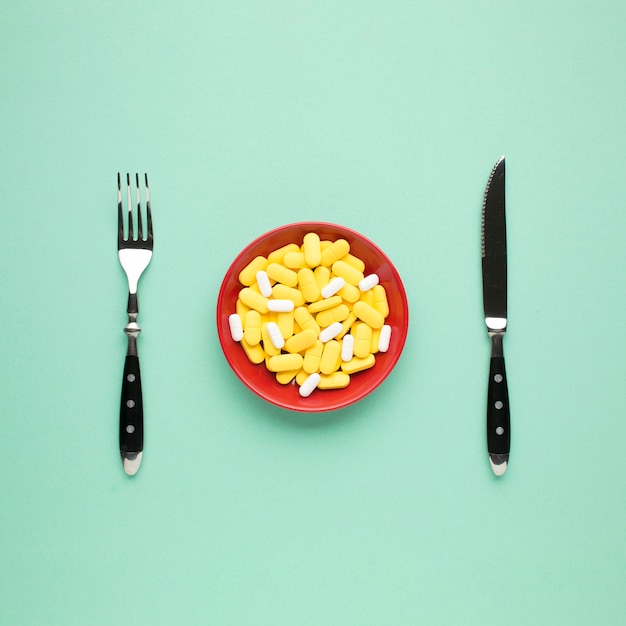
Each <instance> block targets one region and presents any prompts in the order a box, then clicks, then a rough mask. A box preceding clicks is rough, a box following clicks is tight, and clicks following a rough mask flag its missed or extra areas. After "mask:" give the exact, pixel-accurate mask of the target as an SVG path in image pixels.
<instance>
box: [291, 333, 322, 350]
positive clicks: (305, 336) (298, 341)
mask: <svg viewBox="0 0 626 626" xmlns="http://www.w3.org/2000/svg"><path fill="white" fill-rule="evenodd" d="M316 341H317V335H316V334H315V331H313V330H303V331H301V332H299V333H298V334H297V335H293V336H292V337H290V338H289V339H287V341H285V350H286V351H287V352H302V351H303V350H306V349H307V348H310V347H311V346H312V345H313V344H314V343H315V342H316Z"/></svg>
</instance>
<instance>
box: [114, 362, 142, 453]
mask: <svg viewBox="0 0 626 626" xmlns="http://www.w3.org/2000/svg"><path fill="white" fill-rule="evenodd" d="M142 451H143V402H142V399H141V371H140V370H139V357H138V356H136V355H134V354H129V355H127V356H126V361H125V363H124V379H123V380H122V401H121V404H120V452H122V453H136V452H142Z"/></svg>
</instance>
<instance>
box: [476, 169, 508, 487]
mask: <svg viewBox="0 0 626 626" xmlns="http://www.w3.org/2000/svg"><path fill="white" fill-rule="evenodd" d="M504 169H505V168H504V157H501V158H500V159H499V160H498V162H497V163H496V164H495V165H494V167H493V169H492V171H491V175H490V176H489V180H488V182H487V187H486V188H485V196H484V199H483V212H482V245H481V248H482V269H483V305H484V310H485V324H486V325H487V333H488V334H489V337H490V338H491V361H490V365H489V384H488V387H487V452H488V453H489V462H490V464H491V469H492V470H493V473H494V474H495V475H496V476H502V474H504V472H505V471H506V469H507V467H508V464H509V449H510V445H511V418H510V410H509V390H508V384H507V378H506V368H505V364H504V352H503V348H502V340H503V338H504V334H505V332H506V327H507V258H506V215H505V201H504Z"/></svg>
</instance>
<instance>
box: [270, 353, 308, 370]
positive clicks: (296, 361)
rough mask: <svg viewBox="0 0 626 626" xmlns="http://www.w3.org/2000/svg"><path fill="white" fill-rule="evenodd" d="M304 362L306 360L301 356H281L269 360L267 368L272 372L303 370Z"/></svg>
mask: <svg viewBox="0 0 626 626" xmlns="http://www.w3.org/2000/svg"><path fill="white" fill-rule="evenodd" d="M303 361H304V359H303V358H302V355H300V354H279V355H278V356H273V357H272V358H271V359H270V360H269V362H268V364H267V368H268V369H269V370H270V371H271V372H287V371H290V370H299V369H301V368H302V362H303Z"/></svg>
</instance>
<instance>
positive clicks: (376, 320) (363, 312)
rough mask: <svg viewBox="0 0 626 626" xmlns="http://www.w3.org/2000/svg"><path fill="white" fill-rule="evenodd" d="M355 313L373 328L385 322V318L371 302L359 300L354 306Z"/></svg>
mask: <svg viewBox="0 0 626 626" xmlns="http://www.w3.org/2000/svg"><path fill="white" fill-rule="evenodd" d="M352 311H353V313H354V314H355V315H356V316H357V317H358V318H359V319H360V320H361V321H362V322H365V323H366V324H368V325H369V326H371V327H372V328H380V327H381V326H382V325H383V324H384V323H385V318H384V317H383V316H382V315H381V314H380V313H379V312H378V311H377V310H376V309H375V308H374V307H373V306H371V305H370V304H367V302H364V301H363V300H359V301H358V302H355V303H354V306H353V307H352Z"/></svg>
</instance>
